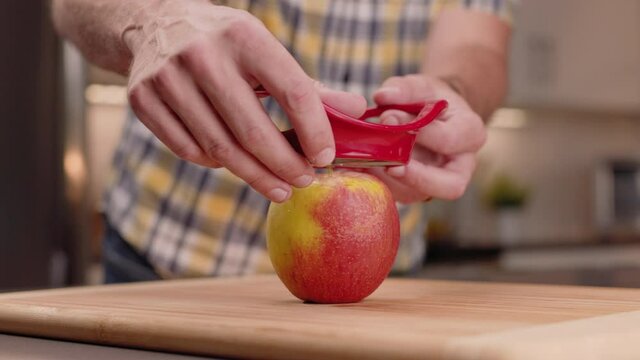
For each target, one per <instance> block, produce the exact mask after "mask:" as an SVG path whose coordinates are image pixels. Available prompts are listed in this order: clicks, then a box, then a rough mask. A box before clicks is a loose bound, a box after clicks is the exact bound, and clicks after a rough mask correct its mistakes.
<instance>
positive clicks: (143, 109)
mask: <svg viewBox="0 0 640 360" xmlns="http://www.w3.org/2000/svg"><path fill="white" fill-rule="evenodd" d="M129 102H130V104H131V108H132V109H133V111H134V112H135V113H136V116H137V117H138V118H139V119H140V121H142V123H143V124H144V125H145V126H146V127H147V128H148V129H149V130H151V132H152V133H153V134H154V135H155V136H156V137H158V139H159V140H160V141H161V142H162V143H163V144H165V145H166V146H167V147H168V148H169V150H171V151H172V152H173V153H174V154H176V155H177V156H178V157H180V158H182V159H184V160H187V161H191V162H194V163H196V164H198V165H202V166H207V167H220V164H219V163H218V162H216V161H215V160H212V159H210V158H209V157H207V155H206V154H205V152H204V151H203V150H202V149H201V148H200V146H199V145H198V143H197V142H196V140H195V139H194V138H193V136H191V133H189V131H188V130H187V129H186V128H185V126H184V125H183V124H182V123H181V122H180V120H179V119H178V118H177V117H176V116H175V114H174V113H173V112H172V111H171V109H169V108H168V107H167V105H166V104H165V103H163V102H162V100H160V98H159V96H158V94H157V93H156V91H155V89H154V88H153V86H151V85H150V84H149V82H148V81H143V82H140V83H138V85H136V86H135V87H134V88H133V89H132V90H131V92H130V93H129Z"/></svg>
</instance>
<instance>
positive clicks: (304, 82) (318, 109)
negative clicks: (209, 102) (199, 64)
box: [241, 36, 335, 167]
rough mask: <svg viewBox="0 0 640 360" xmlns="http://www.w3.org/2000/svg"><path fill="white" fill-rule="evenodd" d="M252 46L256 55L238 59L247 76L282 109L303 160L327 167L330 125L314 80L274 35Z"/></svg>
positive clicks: (331, 150) (332, 152) (330, 154)
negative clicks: (262, 88) (266, 91)
mask: <svg viewBox="0 0 640 360" xmlns="http://www.w3.org/2000/svg"><path fill="white" fill-rule="evenodd" d="M260 40H261V42H260V43H254V46H253V47H254V51H255V52H256V53H258V54H260V61H256V59H255V54H256V53H254V54H245V56H243V57H241V62H242V65H243V69H246V71H247V72H248V74H246V75H248V76H252V77H254V78H255V79H257V80H258V81H259V82H260V84H262V86H264V88H265V89H267V90H268V91H269V93H270V94H271V95H272V96H273V97H274V98H275V99H276V101H277V102H278V103H279V104H280V106H281V107H282V108H283V110H284V111H285V113H286V114H287V117H288V118H289V120H290V121H291V124H292V125H293V127H294V128H295V129H296V134H297V136H298V138H299V139H300V145H301V146H302V150H303V151H304V153H305V155H306V157H307V158H308V159H309V160H310V161H311V163H312V164H314V165H315V166H319V167H322V166H327V165H329V164H331V162H332V161H333V159H334V157H335V142H334V139H333V132H332V131H331V125H330V124H329V121H328V119H327V114H326V112H325V110H324V107H323V106H322V101H321V99H320V96H319V94H318V91H317V90H316V88H315V86H314V83H313V81H312V80H311V79H310V78H309V77H308V76H307V74H305V73H304V71H303V70H302V68H301V67H300V65H299V64H298V63H297V62H296V61H295V59H294V58H293V57H292V56H291V55H290V54H289V53H288V52H287V50H286V49H285V48H284V47H283V46H282V44H280V43H279V42H278V41H277V40H276V39H275V38H274V37H273V36H265V37H262V38H261V39H260Z"/></svg>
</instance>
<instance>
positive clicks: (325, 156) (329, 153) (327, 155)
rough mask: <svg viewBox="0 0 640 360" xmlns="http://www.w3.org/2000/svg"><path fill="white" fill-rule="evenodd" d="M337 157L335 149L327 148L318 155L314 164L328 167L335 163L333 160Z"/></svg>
mask: <svg viewBox="0 0 640 360" xmlns="http://www.w3.org/2000/svg"><path fill="white" fill-rule="evenodd" d="M335 157H336V151H335V149H333V148H326V149H324V150H322V151H320V152H319V153H318V155H316V158H315V159H313V161H312V162H313V164H314V165H315V166H320V167H323V166H327V165H329V164H331V163H332V162H333V159H334V158H335Z"/></svg>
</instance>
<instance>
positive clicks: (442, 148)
mask: <svg viewBox="0 0 640 360" xmlns="http://www.w3.org/2000/svg"><path fill="white" fill-rule="evenodd" d="M373 98H374V100H375V102H376V103H377V104H378V105H385V104H402V103H413V102H420V101H427V102H428V101H435V100H439V99H445V100H447V101H448V102H449V107H448V109H447V110H445V112H444V113H443V114H442V115H440V117H439V118H438V119H437V120H435V121H434V122H432V123H431V124H429V125H427V126H426V127H424V128H423V129H421V130H420V132H419V133H418V135H417V140H416V144H415V147H414V148H413V153H412V156H411V160H410V162H409V163H408V164H407V165H402V166H394V167H389V168H387V169H380V168H374V169H371V170H369V171H370V172H371V173H372V174H374V175H376V176H378V177H379V178H380V179H381V180H382V181H384V182H385V183H386V184H387V186H389V188H390V189H391V192H392V193H393V195H394V197H395V199H396V200H397V201H400V202H403V203H411V202H418V201H426V200H429V199H431V198H440V199H447V200H453V199H457V198H459V197H460V196H462V194H464V191H465V190H466V187H467V185H468V184H469V181H470V179H471V175H472V174H473V171H474V169H475V166H476V153H477V152H478V151H479V150H480V148H481V147H482V145H484V143H485V141H486V138H487V133H486V129H485V126H484V123H483V121H482V119H481V118H480V116H479V115H478V114H476V113H475V112H474V111H473V110H472V109H471V108H470V107H469V105H468V104H467V102H466V101H465V100H464V99H463V98H462V96H460V95H459V94H458V93H457V92H456V91H454V90H453V89H452V88H451V87H450V86H449V85H448V84H447V83H445V82H444V81H442V80H440V79H436V78H433V77H430V76H427V75H423V74H419V75H418V74H415V75H408V76H403V77H392V78H389V79H388V80H387V81H385V82H384V83H383V84H382V86H381V87H380V88H379V89H378V90H377V91H376V92H375V93H374V96H373ZM413 118H414V116H412V115H409V114H407V113H404V112H401V111H397V110H389V111H386V112H385V113H384V114H382V116H381V119H380V120H381V122H382V123H384V124H390V125H392V124H403V123H407V122H410V121H412V120H413Z"/></svg>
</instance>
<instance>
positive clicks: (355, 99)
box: [316, 86, 367, 118]
mask: <svg viewBox="0 0 640 360" xmlns="http://www.w3.org/2000/svg"><path fill="white" fill-rule="evenodd" d="M316 87H317V86H316ZM317 88H318V92H319V93H320V98H321V99H322V102H323V103H325V104H327V105H329V106H331V107H332V108H334V109H336V110H338V111H340V112H342V113H344V114H347V115H349V116H353V117H355V118H359V117H360V116H362V114H364V112H365V111H366V110H367V100H366V99H365V98H364V96H362V95H358V94H354V93H350V92H346V91H338V90H332V89H329V88H326V87H317Z"/></svg>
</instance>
